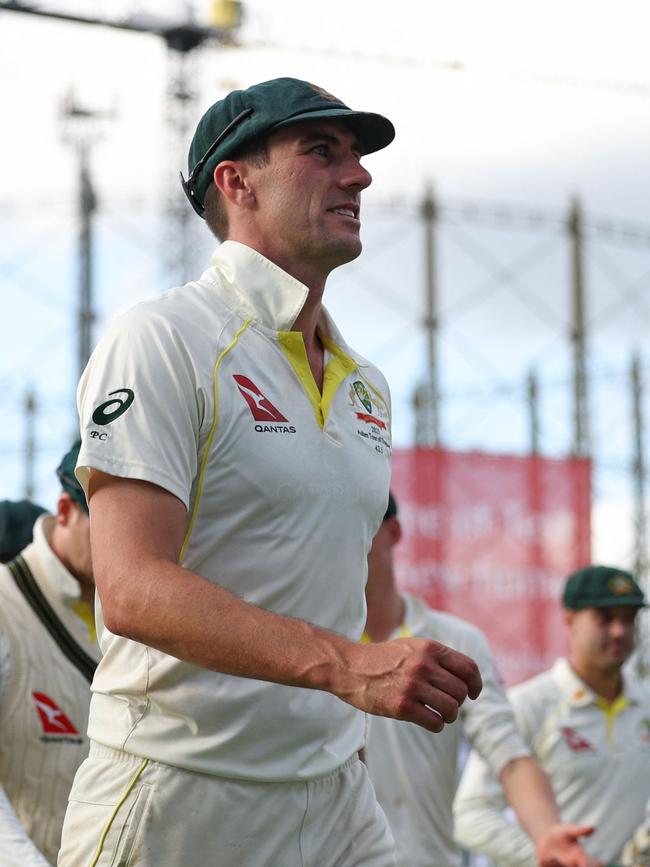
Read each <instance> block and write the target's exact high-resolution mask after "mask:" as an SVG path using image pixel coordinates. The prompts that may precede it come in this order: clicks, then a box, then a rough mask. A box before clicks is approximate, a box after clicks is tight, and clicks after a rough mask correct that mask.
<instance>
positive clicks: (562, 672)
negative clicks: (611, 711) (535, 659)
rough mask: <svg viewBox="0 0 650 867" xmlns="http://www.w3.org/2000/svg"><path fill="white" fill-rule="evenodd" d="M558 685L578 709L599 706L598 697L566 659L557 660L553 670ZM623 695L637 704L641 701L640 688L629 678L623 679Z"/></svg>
mask: <svg viewBox="0 0 650 867" xmlns="http://www.w3.org/2000/svg"><path fill="white" fill-rule="evenodd" d="M551 671H552V673H553V678H554V680H555V682H556V684H557V685H558V686H559V687H560V689H561V690H562V692H563V693H564V694H565V696H566V698H567V700H568V701H569V703H570V704H572V705H574V706H576V707H584V706H586V705H588V704H598V696H597V695H596V693H595V692H594V691H593V690H592V689H591V688H590V687H588V686H587V684H586V683H585V682H584V681H583V680H582V679H581V678H579V677H578V675H577V674H576V673H575V671H574V670H573V669H572V668H571V665H570V664H569V660H568V659H565V658H564V657H560V658H559V659H556V661H555V663H554V664H553V668H552V669H551ZM621 695H623V696H625V698H626V699H627V700H628V701H629V702H630V704H633V703H634V704H636V702H637V701H638V699H639V695H638V688H637V687H636V686H635V684H634V682H633V681H631V680H630V678H628V677H625V676H624V677H623V691H622V693H621Z"/></svg>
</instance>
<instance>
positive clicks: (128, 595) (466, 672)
mask: <svg viewBox="0 0 650 867" xmlns="http://www.w3.org/2000/svg"><path fill="white" fill-rule="evenodd" d="M90 512H91V525H90V526H91V545H92V550H93V567H94V573H95V581H96V585H97V590H98V593H99V597H100V600H101V603H102V611H103V617H104V623H105V625H106V627H107V628H108V629H109V630H110V631H111V632H113V633H115V634H117V635H122V636H124V637H126V638H130V639H132V640H134V641H138V642H140V643H142V644H146V645H149V646H150V647H153V648H155V649H157V650H160V651H162V652H163V653H167V654H169V655H171V656H175V657H176V658H177V659H182V660H184V661H185V662H190V663H192V664H194V665H197V666H201V667H202V668H207V669H211V670H213V671H217V672H221V673H223V674H229V675H236V676H239V677H250V678H255V679H259V680H267V681H271V682H273V683H279V684H284V685H287V686H298V687H307V688H310V689H320V690H325V691H327V692H331V693H333V694H334V695H336V696H337V697H338V698H340V699H342V700H343V701H345V702H348V703H349V704H351V705H353V706H354V707H357V708H359V709H360V710H364V711H366V712H368V713H374V714H381V715H385V716H393V717H395V718H397V719H406V720H409V721H410V722H415V723H417V724H419V725H422V726H424V727H425V728H427V729H429V730H430V731H440V729H441V728H442V726H443V720H444V721H446V722H453V720H455V719H456V716H457V714H458V708H459V706H460V704H462V702H463V701H464V699H465V698H466V697H467V696H468V695H469V696H470V698H476V696H477V695H478V694H479V692H480V690H481V676H480V673H479V671H478V668H477V666H476V664H475V663H474V661H473V660H471V659H469V658H468V657H466V656H464V654H462V653H458V652H457V651H455V650H451V649H450V648H448V647H444V646H443V645H441V644H439V643H438V642H435V641H427V640H425V639H422V638H404V639H398V640H396V641H388V642H383V643H379V644H376V645H361V644H359V643H358V642H356V641H352V640H349V639H348V638H346V637H344V636H341V635H338V634H336V633H334V632H331V631H328V630H327V629H322V628H320V627H318V626H314V625H313V624H311V623H307V622H305V621H302V620H299V619H295V618H292V617H288V616H284V615H281V614H276V613H274V612H271V611H267V610H266V609H263V608H260V607H258V606H256V605H252V604H251V603H249V602H246V601H245V600H243V599H240V598H239V597H238V596H235V595H234V594H233V593H231V592H230V591H229V590H227V589H225V588H224V587H222V586H221V585H220V584H219V583H217V582H218V576H214V577H215V579H216V580H215V581H209V580H207V579H206V578H203V577H201V576H199V575H197V574H195V573H193V572H191V571H190V570H188V569H185V568H183V567H181V566H179V565H178V560H179V554H180V551H181V547H182V541H183V537H184V533H185V517H186V515H185V509H184V506H183V504H182V503H181V502H180V501H179V500H178V499H177V498H176V497H174V496H173V495H171V494H169V493H168V492H166V491H164V490H162V489H161V488H158V487H156V486H155V485H152V484H149V483H146V482H138V481H134V480H128V479H117V478H114V477H111V476H106V475H104V474H98V475H97V477H96V475H95V474H93V476H92V477H91V490H90ZM263 570H264V563H263V561H261V562H260V571H261V572H263ZM263 580H264V577H263V574H262V575H261V576H260V581H261V582H263ZM362 592H363V591H362V587H361V582H359V594H361V593H362ZM432 709H433V710H432ZM438 712H439V713H438Z"/></svg>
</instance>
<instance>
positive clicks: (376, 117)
mask: <svg viewBox="0 0 650 867" xmlns="http://www.w3.org/2000/svg"><path fill="white" fill-rule="evenodd" d="M319 118H336V119H337V120H341V121H342V122H343V123H345V125H346V126H348V127H350V129H351V130H353V132H355V133H356V135H357V136H358V138H359V142H360V143H361V146H362V148H363V152H364V154H372V153H375V151H379V150H381V149H382V148H385V147H386V146H387V145H389V144H390V143H391V142H392V140H393V139H394V138H395V127H394V126H393V124H392V123H391V122H390V121H389V120H388V118H387V117H384V116H383V115H382V114H373V113H372V112H366V111H352V110H347V111H346V110H345V109H341V108H326V109H322V110H321V111H306V112H304V113H303V114H296V115H294V116H293V117H290V118H287V119H286V120H283V121H281V122H280V123H276V124H274V125H273V126H272V127H271V129H281V128H282V127H285V126H290V125H291V124H293V123H299V122H300V121H303V120H318V119H319Z"/></svg>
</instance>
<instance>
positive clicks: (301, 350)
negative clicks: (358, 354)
mask: <svg viewBox="0 0 650 867" xmlns="http://www.w3.org/2000/svg"><path fill="white" fill-rule="evenodd" d="M318 335H319V337H320V339H321V341H322V343H323V346H324V347H325V349H327V351H328V352H329V353H330V355H331V358H330V359H329V361H328V362H327V365H326V367H325V370H324V372H323V393H322V394H321V393H320V390H319V388H318V386H317V385H316V380H315V379H314V374H313V373H312V371H311V367H310V366H309V359H308V358H307V350H306V349H305V341H304V340H303V336H302V332H301V331H278V340H279V342H280V346H281V347H282V351H283V352H284V354H285V356H286V358H287V361H288V362H289V364H290V365H291V367H292V368H293V370H294V372H295V374H296V376H297V377H298V379H299V380H300V382H301V383H302V387H303V388H304V390H305V393H306V395H307V397H308V398H309V400H310V402H311V405H312V407H313V408H314V415H315V417H316V422H317V424H318V426H319V427H320V429H321V430H323V428H324V427H325V422H326V421H327V415H328V413H329V409H330V406H331V404H332V400H333V399H334V395H335V394H336V392H337V389H338V387H339V386H340V385H341V383H342V382H344V381H345V380H346V379H347V377H348V376H349V375H350V374H351V373H352V372H353V371H354V370H356V368H357V363H356V361H355V360H354V359H353V358H351V357H350V356H349V355H348V354H347V353H346V352H344V351H343V350H342V349H341V347H340V346H337V344H336V343H334V342H333V341H332V340H330V338H329V337H326V336H325V335H324V334H322V333H321V332H320V331H319V332H318Z"/></svg>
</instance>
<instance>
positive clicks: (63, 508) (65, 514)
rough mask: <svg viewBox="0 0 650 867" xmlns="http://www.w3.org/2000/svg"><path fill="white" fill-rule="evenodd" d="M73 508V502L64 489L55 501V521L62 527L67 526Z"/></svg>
mask: <svg viewBox="0 0 650 867" xmlns="http://www.w3.org/2000/svg"><path fill="white" fill-rule="evenodd" d="M73 509H74V502H73V500H72V497H71V496H70V494H66V493H65V491H62V492H61V493H60V494H59V499H58V500H57V502H56V516H55V517H56V523H57V524H60V525H61V526H62V527H67V525H68V522H69V521H70V517H71V515H72V511H73Z"/></svg>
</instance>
